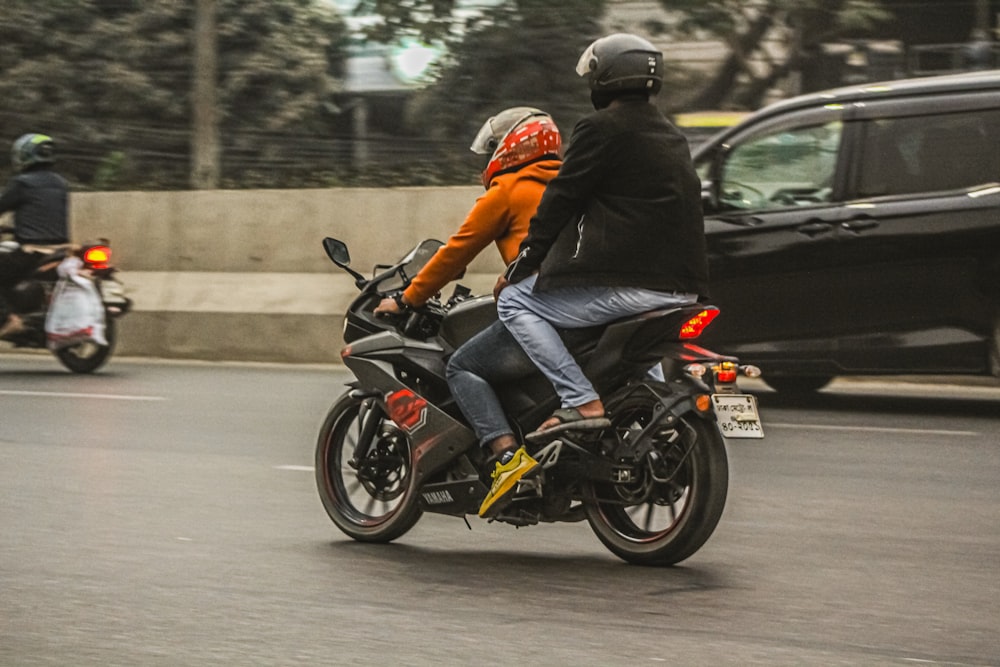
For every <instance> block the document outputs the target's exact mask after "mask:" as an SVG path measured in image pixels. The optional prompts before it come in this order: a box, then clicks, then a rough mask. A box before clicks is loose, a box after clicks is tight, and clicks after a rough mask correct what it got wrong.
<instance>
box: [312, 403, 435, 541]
mask: <svg viewBox="0 0 1000 667" xmlns="http://www.w3.org/2000/svg"><path fill="white" fill-rule="evenodd" d="M355 456H358V457H359V458H358V459H357V460H355ZM412 472H413V468H412V466H411V456H410V445H409V440H408V438H407V437H406V434H405V433H404V432H403V431H401V430H400V429H398V428H397V427H396V425H395V424H393V423H392V421H391V420H389V419H387V418H386V417H385V414H384V412H383V411H382V409H381V408H380V407H379V406H378V405H377V404H375V402H374V401H373V400H372V399H364V400H362V399H357V398H352V397H351V396H350V395H349V394H344V395H343V396H341V397H340V399H339V400H338V401H337V402H336V403H334V405H333V407H332V408H330V412H329V413H328V414H327V416H326V420H325V421H324V422H323V427H322V429H321V430H320V433H319V441H318V442H317V443H316V485H317V487H318V488H319V496H320V498H321V499H322V501H323V506H324V507H325V508H326V512H327V514H329V515H330V518H331V519H333V522H334V523H335V524H336V525H337V527H338V528H340V529H341V530H342V531H344V533H346V534H347V535H350V536H351V537H353V538H354V539H356V540H359V541H362V542H390V541H392V540H394V539H396V538H397V537H400V536H401V535H403V534H404V533H406V532H407V531H408V530H410V528H412V527H413V525H414V524H415V523H416V522H417V520H418V519H420V516H421V511H420V508H419V506H418V505H417V502H416V496H415V494H414V493H413V490H412V489H411V486H412V481H413V475H412Z"/></svg>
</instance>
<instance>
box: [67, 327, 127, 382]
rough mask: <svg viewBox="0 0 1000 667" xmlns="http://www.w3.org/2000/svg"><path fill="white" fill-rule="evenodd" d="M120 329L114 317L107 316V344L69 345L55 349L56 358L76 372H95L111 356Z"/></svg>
mask: <svg viewBox="0 0 1000 667" xmlns="http://www.w3.org/2000/svg"><path fill="white" fill-rule="evenodd" d="M117 336H118V330H117V327H116V325H115V320H114V318H111V317H108V318H106V321H105V325H104V338H105V340H107V342H108V344H107V345H98V344H97V343H89V342H88V343H77V344H76V345H70V346H69V347H63V348H59V349H58V350H56V351H55V355H56V358H57V359H58V360H59V362H60V363H62V365H63V366H65V367H66V368H68V369H69V370H71V371H73V372H74V373H93V372H94V371H96V370H97V369H98V368H100V367H101V366H103V365H104V364H105V362H106V361H107V360H108V359H109V358H111V351H112V350H113V349H114V347H115V341H116V340H117Z"/></svg>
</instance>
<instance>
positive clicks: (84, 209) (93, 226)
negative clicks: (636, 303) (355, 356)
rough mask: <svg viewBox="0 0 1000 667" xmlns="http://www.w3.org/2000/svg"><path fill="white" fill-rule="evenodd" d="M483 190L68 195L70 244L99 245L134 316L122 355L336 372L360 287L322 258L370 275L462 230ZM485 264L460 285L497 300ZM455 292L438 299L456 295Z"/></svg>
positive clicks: (125, 325)
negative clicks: (337, 246)
mask: <svg viewBox="0 0 1000 667" xmlns="http://www.w3.org/2000/svg"><path fill="white" fill-rule="evenodd" d="M481 193H482V190H481V188H477V187H442V188H386V189H368V188H356V189H355V188H347V189H329V190H227V191H197V192H107V193H75V194H74V195H73V196H72V199H71V209H72V213H71V215H72V220H71V224H72V231H73V237H74V239H75V240H77V241H82V240H87V239H93V238H100V237H103V238H107V239H109V240H110V241H111V246H112V250H113V261H114V263H115V265H116V266H117V267H118V268H119V269H120V270H121V273H120V278H121V280H122V282H123V283H124V284H125V287H126V293H127V294H128V296H129V297H130V298H132V299H133V300H134V301H135V306H134V311H133V312H132V313H130V314H129V315H127V316H126V317H125V318H123V319H122V320H121V323H120V325H121V326H120V335H119V342H118V351H117V354H119V355H135V356H155V357H165V358H187V359H218V360H259V361H286V362H336V361H339V353H340V349H341V347H342V342H343V339H342V337H341V329H342V325H343V313H344V311H345V310H346V308H347V305H348V303H349V302H350V300H351V298H353V296H354V295H355V294H356V293H357V290H356V288H355V287H354V281H353V280H352V279H351V278H350V277H348V276H347V274H346V273H344V272H342V271H341V270H340V269H338V268H337V267H336V266H334V265H333V264H332V263H331V262H330V260H329V259H328V258H327V256H326V254H325V253H324V252H323V248H322V245H321V243H322V240H323V238H324V237H326V236H333V237H335V238H339V239H341V240H343V241H345V242H346V243H347V244H348V247H349V248H350V251H351V259H352V265H353V266H354V268H355V269H357V270H359V271H361V272H362V273H365V274H370V272H371V270H372V268H373V267H374V265H375V264H376V263H387V262H392V261H395V260H396V259H398V258H399V257H401V256H402V255H403V254H404V253H406V252H407V251H408V250H409V249H410V248H411V247H413V246H414V245H415V244H416V243H417V242H419V241H420V240H422V239H425V238H439V239H441V240H442V241H443V240H445V239H447V237H448V236H449V235H450V234H451V233H452V232H453V231H454V230H455V229H456V228H457V227H458V225H459V224H461V222H462V221H463V220H464V218H465V216H466V214H467V212H468V210H469V209H470V208H471V207H472V205H473V202H474V201H475V199H476V197H478V196H479V195H480V194H481ZM502 269H503V265H502V263H501V261H500V258H499V255H498V254H497V253H496V252H495V250H492V249H491V250H487V251H485V252H483V253H482V254H481V255H480V257H479V258H477V259H476V261H475V262H474V263H473V264H472V266H470V267H469V271H468V273H467V275H466V277H464V278H463V279H462V280H461V281H460V282H461V283H462V284H464V285H467V286H469V287H470V288H472V289H473V291H474V292H477V293H486V292H488V291H489V290H490V289H492V286H493V283H494V281H495V279H496V276H497V275H498V274H499V272H500V271H501V270H502ZM450 290H451V287H449V288H447V289H446V290H445V294H450Z"/></svg>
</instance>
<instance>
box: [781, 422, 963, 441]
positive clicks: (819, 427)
mask: <svg viewBox="0 0 1000 667" xmlns="http://www.w3.org/2000/svg"><path fill="white" fill-rule="evenodd" d="M763 427H764V428H765V429H768V428H797V429H803V430H807V431H868V432H870V433H903V434H907V433H909V434H912V435H947V436H956V437H959V438H968V437H971V436H978V435H979V432H978V431H946V430H942V429H932V428H888V427H885V426H835V425H830V424H774V423H771V422H767V421H765V422H763Z"/></svg>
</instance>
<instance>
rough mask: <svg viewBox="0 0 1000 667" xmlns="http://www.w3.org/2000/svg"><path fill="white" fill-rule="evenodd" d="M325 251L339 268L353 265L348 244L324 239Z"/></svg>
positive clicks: (332, 239)
mask: <svg viewBox="0 0 1000 667" xmlns="http://www.w3.org/2000/svg"><path fill="white" fill-rule="evenodd" d="M323 250H325V251H326V256H327V257H329V258H330V259H331V261H333V263H334V264H336V265H337V266H339V267H342V268H345V269H346V268H347V267H349V266H350V265H351V253H350V252H348V250H347V244H346V243H344V242H343V241H339V240H337V239H334V238H330V237H329V236H327V237H326V238H325V239H323Z"/></svg>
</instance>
